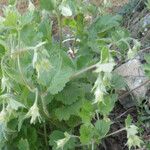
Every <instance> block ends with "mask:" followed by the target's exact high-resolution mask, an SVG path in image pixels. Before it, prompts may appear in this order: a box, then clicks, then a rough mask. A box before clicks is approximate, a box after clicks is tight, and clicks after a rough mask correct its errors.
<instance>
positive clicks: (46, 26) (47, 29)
mask: <svg viewBox="0 0 150 150" xmlns="http://www.w3.org/2000/svg"><path fill="white" fill-rule="evenodd" d="M39 31H40V32H42V33H43V40H44V41H48V42H49V43H50V44H51V43H52V22H50V21H49V19H48V17H45V18H44V19H43V20H42V22H41V23H40V26H39Z"/></svg>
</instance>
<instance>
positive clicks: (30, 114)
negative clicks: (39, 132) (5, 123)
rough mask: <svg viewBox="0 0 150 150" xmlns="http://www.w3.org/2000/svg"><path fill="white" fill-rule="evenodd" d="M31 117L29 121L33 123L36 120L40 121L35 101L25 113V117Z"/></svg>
mask: <svg viewBox="0 0 150 150" xmlns="http://www.w3.org/2000/svg"><path fill="white" fill-rule="evenodd" d="M29 117H31V120H30V123H31V124H35V122H36V120H37V119H38V121H39V122H40V123H41V119H42V118H41V115H40V112H39V108H38V106H37V103H36V102H35V103H34V104H33V106H32V107H31V108H30V109H29V111H28V113H27V114H26V116H25V118H29Z"/></svg>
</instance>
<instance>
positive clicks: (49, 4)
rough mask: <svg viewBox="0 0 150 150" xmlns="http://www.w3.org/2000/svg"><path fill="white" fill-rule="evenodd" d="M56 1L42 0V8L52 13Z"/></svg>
mask: <svg viewBox="0 0 150 150" xmlns="http://www.w3.org/2000/svg"><path fill="white" fill-rule="evenodd" d="M55 3H56V2H55V0H40V7H41V8H42V9H45V10H48V11H52V10H53V9H54V8H55V5H56V4H55Z"/></svg>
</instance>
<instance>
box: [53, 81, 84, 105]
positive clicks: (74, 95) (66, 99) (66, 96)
mask: <svg viewBox="0 0 150 150" xmlns="http://www.w3.org/2000/svg"><path fill="white" fill-rule="evenodd" d="M81 97H82V89H80V88H79V87H78V85H77V84H75V83H71V84H68V85H67V86H66V87H65V88H64V89H63V91H61V93H59V94H58V95H56V99H57V101H60V102H62V103H63V104H65V105H71V104H72V103H74V102H76V101H77V100H78V99H79V98H81Z"/></svg>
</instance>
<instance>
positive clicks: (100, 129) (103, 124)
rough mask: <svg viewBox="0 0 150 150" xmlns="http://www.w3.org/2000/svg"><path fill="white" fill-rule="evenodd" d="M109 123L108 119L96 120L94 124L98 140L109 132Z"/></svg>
mask: <svg viewBox="0 0 150 150" xmlns="http://www.w3.org/2000/svg"><path fill="white" fill-rule="evenodd" d="M110 125H111V121H110V120H109V119H103V120H97V121H96V123H95V128H96V131H97V132H96V133H98V136H99V137H100V139H102V138H104V137H105V136H106V134H107V133H108V132H109V130H110Z"/></svg>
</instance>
